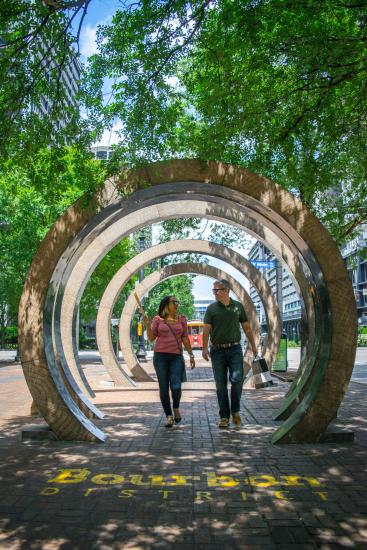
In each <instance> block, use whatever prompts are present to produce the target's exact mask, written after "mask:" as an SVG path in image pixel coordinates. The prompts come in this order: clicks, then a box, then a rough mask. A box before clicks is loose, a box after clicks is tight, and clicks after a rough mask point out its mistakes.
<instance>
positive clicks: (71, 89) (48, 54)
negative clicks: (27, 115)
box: [30, 42, 80, 130]
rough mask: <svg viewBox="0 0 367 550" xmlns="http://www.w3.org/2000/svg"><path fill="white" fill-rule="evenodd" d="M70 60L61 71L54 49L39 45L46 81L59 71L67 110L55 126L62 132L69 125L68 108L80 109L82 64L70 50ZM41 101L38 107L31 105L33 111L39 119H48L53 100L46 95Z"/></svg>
mask: <svg viewBox="0 0 367 550" xmlns="http://www.w3.org/2000/svg"><path fill="white" fill-rule="evenodd" d="M69 53H70V60H69V62H68V63H65V64H64V66H63V67H62V68H61V70H59V68H58V66H57V64H56V61H55V60H54V58H55V57H56V56H55V51H54V48H53V47H51V49H50V48H48V47H47V45H46V44H45V43H44V42H41V43H40V45H39V54H38V55H39V57H40V60H42V67H43V70H44V73H45V77H46V79H47V80H48V81H49V82H50V80H51V78H53V77H51V73H52V72H53V71H59V73H58V81H59V86H60V90H61V91H62V96H63V98H62V103H63V106H64V107H65V109H62V111H63V115H62V116H61V115H59V117H58V118H57V119H56V120H55V122H54V125H55V128H56V130H62V129H63V128H65V126H66V125H67V123H68V107H72V108H74V109H79V101H78V93H79V82H80V64H79V61H78V58H77V55H76V53H75V52H74V51H73V50H72V49H70V52H69ZM39 99H40V101H39V102H38V103H37V105H35V104H32V105H31V107H30V108H31V111H32V112H34V113H36V114H37V115H38V116H39V117H46V116H48V115H49V114H50V112H51V111H52V107H53V98H51V97H49V96H47V95H46V94H41V95H40V98H39Z"/></svg>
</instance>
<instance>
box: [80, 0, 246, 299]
mask: <svg viewBox="0 0 367 550" xmlns="http://www.w3.org/2000/svg"><path fill="white" fill-rule="evenodd" d="M120 6H121V3H120V2H119V1H118V0H92V1H91V3H90V5H89V8H88V12H87V15H86V17H85V19H84V23H83V28H82V32H81V35H80V52H81V54H82V61H83V62H85V61H86V59H87V57H88V56H89V55H92V54H93V53H95V52H96V51H97V49H96V31H97V27H98V25H103V24H108V23H110V22H111V20H112V16H113V14H114V12H115V11H116V9H118V8H119V7H120ZM106 87H108V83H106ZM120 128H121V126H119V125H118V124H116V125H115V127H114V128H113V129H112V130H111V131H110V130H106V131H105V132H104V134H103V136H102V138H101V140H100V141H99V142H98V143H99V144H101V145H112V144H114V143H116V142H117V141H118V136H117V133H116V131H118V130H119V129H120ZM205 237H207V236H206V235H205V234H204V235H203V238H205ZM192 238H195V237H194V236H193V237H192ZM234 249H235V250H236V251H237V252H239V253H240V254H243V255H244V256H245V257H247V254H246V252H245V251H244V250H242V249H239V248H234ZM208 260H209V264H210V265H213V266H215V267H218V268H219V269H222V270H223V271H226V272H227V273H228V274H230V275H232V276H233V277H234V278H235V279H237V280H238V282H239V283H240V284H242V285H243V286H244V288H245V289H246V290H247V291H248V289H249V282H248V280H247V279H246V278H245V277H244V276H243V275H241V273H240V272H238V271H237V269H235V268H233V267H232V266H230V265H229V264H227V263H225V262H222V261H221V260H217V259H215V258H208ZM212 287H213V280H212V279H209V278H208V277H204V276H201V275H199V276H197V277H195V279H194V288H193V294H194V297H195V299H213V293H212Z"/></svg>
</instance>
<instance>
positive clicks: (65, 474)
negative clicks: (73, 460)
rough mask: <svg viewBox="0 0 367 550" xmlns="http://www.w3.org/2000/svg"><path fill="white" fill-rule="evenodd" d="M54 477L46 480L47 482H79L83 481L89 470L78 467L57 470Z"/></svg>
mask: <svg viewBox="0 0 367 550" xmlns="http://www.w3.org/2000/svg"><path fill="white" fill-rule="evenodd" d="M59 472H60V473H59V474H58V475H57V476H56V477H53V478H52V479H49V480H48V483H81V482H82V481H85V480H86V479H87V477H88V476H89V474H90V471H89V470H86V469H85V468H80V469H77V470H59Z"/></svg>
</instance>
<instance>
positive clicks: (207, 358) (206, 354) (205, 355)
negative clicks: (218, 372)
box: [202, 348, 209, 361]
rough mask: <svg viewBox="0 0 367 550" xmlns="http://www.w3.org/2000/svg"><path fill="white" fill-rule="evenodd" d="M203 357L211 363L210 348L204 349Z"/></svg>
mask: <svg viewBox="0 0 367 550" xmlns="http://www.w3.org/2000/svg"><path fill="white" fill-rule="evenodd" d="M202 356H203V359H205V361H209V350H208V348H203V351H202Z"/></svg>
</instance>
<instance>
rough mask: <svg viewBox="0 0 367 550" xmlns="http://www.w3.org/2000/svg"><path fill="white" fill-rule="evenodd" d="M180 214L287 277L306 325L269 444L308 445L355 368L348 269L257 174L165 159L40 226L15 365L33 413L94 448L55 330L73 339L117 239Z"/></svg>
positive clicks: (291, 201) (290, 199)
mask: <svg viewBox="0 0 367 550" xmlns="http://www.w3.org/2000/svg"><path fill="white" fill-rule="evenodd" d="M114 192H115V194H114ZM118 192H121V193H125V197H126V194H127V193H129V197H128V198H124V197H122V198H121V197H119V196H118ZM96 212H97V213H96ZM189 216H201V217H205V218H210V219H217V220H221V221H226V222H228V223H232V224H234V225H237V226H238V227H242V228H246V230H247V231H248V232H249V233H251V234H253V235H255V236H256V237H257V238H258V239H259V240H260V241H262V242H264V243H266V246H267V247H268V248H270V249H271V250H272V251H273V252H274V253H275V255H276V256H278V257H280V258H282V259H283V261H284V262H285V263H286V264H287V265H288V267H289V270H290V271H291V272H292V273H293V276H294V279H295V281H296V282H297V283H298V288H299V291H300V299H301V302H302V307H303V316H304V320H305V324H306V325H307V328H308V342H307V352H306V354H305V355H304V359H303V363H302V370H301V376H300V378H299V379H298V381H297V384H296V385H295V386H294V387H293V388H292V390H291V392H289V394H288V395H287V397H286V399H285V400H284V401H283V403H282V406H281V407H280V409H279V412H278V417H280V416H282V417H283V418H284V417H286V420H285V421H284V422H283V424H282V425H281V426H280V427H279V428H278V429H277V430H276V431H275V433H274V434H273V437H272V441H273V442H274V443H278V442H311V441H318V440H319V438H320V437H321V435H322V433H323V432H324V431H325V429H326V427H327V425H328V424H329V422H330V421H331V419H332V418H333V417H334V416H335V413H336V411H337V409H338V407H339V405H340V403H341V400H342V398H343V396H344V393H345V390H346V388H347V385H348V382H349V379H350V376H351V372H352V369H353V366H354V357H355V350H356V333H357V331H356V329H357V320H356V315H353V314H352V313H351V312H353V311H355V300H354V295H353V292H352V287H351V283H350V281H349V277H348V274H347V271H346V269H345V266H344V263H343V260H342V258H341V255H340V253H339V251H338V249H337V247H336V245H335V243H334V242H333V241H332V239H331V237H330V236H329V234H328V233H327V231H326V230H325V229H324V227H323V226H322V225H321V224H320V223H319V221H318V220H317V219H316V218H315V217H314V216H313V214H312V213H311V212H309V211H308V210H307V208H306V207H304V206H303V205H302V203H301V202H300V201H299V200H298V199H297V198H296V197H294V196H292V195H291V194H290V193H288V192H287V191H285V190H284V189H282V188H280V187H279V186H277V185H276V184H274V183H273V182H271V181H269V180H267V179H265V178H263V177H261V176H258V175H256V174H253V173H251V172H249V171H247V170H245V169H242V168H238V167H235V166H231V165H225V164H222V163H217V162H208V163H204V162H200V161H194V160H179V161H169V162H163V163H157V164H153V165H150V166H147V167H146V168H145V169H142V170H140V171H131V172H127V173H124V174H121V176H120V178H119V180H116V181H115V182H113V181H111V182H107V184H106V185H105V186H104V188H103V189H102V190H100V191H99V192H98V193H96V195H95V197H94V200H92V201H91V203H90V204H89V206H87V207H86V206H85V200H84V201H79V203H76V204H75V205H73V206H72V207H70V208H69V209H68V210H67V211H66V212H65V213H64V214H63V215H62V216H61V217H60V218H59V220H58V221H57V222H56V223H55V225H54V226H53V228H51V230H50V231H49V233H48V234H47V235H46V237H45V239H44V240H43V242H42V244H41V246H40V249H39V251H38V253H37V254H36V256H35V258H34V260H33V262H32V265H31V268H30V271H29V275H28V278H27V281H26V283H25V286H24V291H23V294H22V298H21V303H20V308H19V340H20V352H21V359H22V366H23V371H24V374H25V377H26V380H27V383H28V386H29V389H30V392H31V394H32V397H33V399H34V400H35V403H36V405H37V407H38V409H39V410H40V412H41V414H42V415H43V416H44V418H45V419H46V421H47V422H48V424H49V426H50V427H51V429H52V430H53V431H54V433H55V434H56V436H57V437H59V438H61V439H73V440H87V441H104V440H105V437H106V436H105V434H104V433H103V432H102V431H101V430H99V429H98V428H97V427H96V426H95V425H94V424H93V423H92V422H91V420H90V418H88V415H89V416H91V415H93V414H98V411H94V410H93V406H92V405H91V404H90V403H89V402H88V399H86V398H85V399H84V398H83V396H82V395H81V394H80V390H79V388H77V387H75V386H73V385H72V382H73V381H72V377H71V376H70V368H69V363H68V361H69V359H67V356H68V357H70V353H71V355H73V350H64V349H63V346H62V338H61V333H63V332H64V333H65V332H69V333H71V332H72V330H73V327H75V320H74V317H75V316H76V314H77V306H78V302H79V299H80V296H81V294H82V292H83V290H84V287H85V285H86V282H87V280H88V278H89V276H90V273H91V272H92V271H93V269H94V268H95V266H96V265H97V264H98V262H99V261H100V260H101V259H102V257H103V256H104V255H105V254H106V253H107V252H108V251H109V250H110V249H111V248H112V247H113V246H114V244H115V243H116V242H118V241H119V240H120V239H121V238H122V237H123V236H124V235H126V234H128V233H130V232H132V231H136V230H137V229H139V228H140V227H142V226H144V225H147V224H150V223H155V222H156V221H160V220H164V219H169V218H177V217H189ZM91 245H93V246H91ZM346 319H348V322H347V323H346V322H345V320H346ZM80 404H81V405H82V406H83V407H84V411H83V409H82V406H80Z"/></svg>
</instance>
